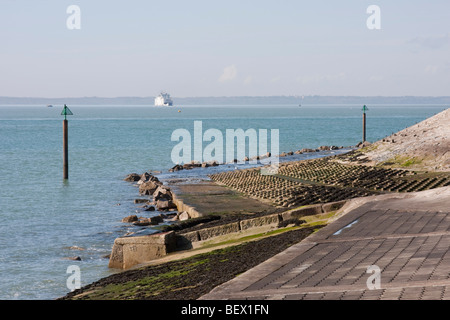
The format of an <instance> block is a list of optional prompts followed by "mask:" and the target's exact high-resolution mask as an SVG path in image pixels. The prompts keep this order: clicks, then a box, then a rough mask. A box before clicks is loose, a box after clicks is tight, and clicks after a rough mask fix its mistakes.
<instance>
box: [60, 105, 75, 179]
mask: <svg viewBox="0 0 450 320" xmlns="http://www.w3.org/2000/svg"><path fill="white" fill-rule="evenodd" d="M61 115H63V116H64V120H63V179H64V180H67V179H69V135H68V133H69V130H68V128H69V124H68V121H67V116H71V115H73V113H72V111H70V109H69V108H68V107H67V106H66V105H64V109H63V110H62V112H61Z"/></svg>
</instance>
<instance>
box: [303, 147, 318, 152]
mask: <svg viewBox="0 0 450 320" xmlns="http://www.w3.org/2000/svg"><path fill="white" fill-rule="evenodd" d="M300 152H301V153H305V152H316V150H314V149H308V148H303V149H302V150H300Z"/></svg>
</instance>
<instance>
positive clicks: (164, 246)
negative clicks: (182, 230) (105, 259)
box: [109, 231, 176, 269]
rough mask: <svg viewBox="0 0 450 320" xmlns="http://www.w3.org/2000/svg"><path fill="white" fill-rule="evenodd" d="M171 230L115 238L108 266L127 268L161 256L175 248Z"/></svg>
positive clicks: (173, 235) (173, 234)
mask: <svg viewBox="0 0 450 320" xmlns="http://www.w3.org/2000/svg"><path fill="white" fill-rule="evenodd" d="M175 246H176V244H175V233H174V232H173V231H169V232H164V233H158V234H153V235H148V236H141V237H124V238H117V239H116V240H115V241H114V246H113V249H112V253H111V257H110V260H109V267H110V268H117V269H128V268H130V267H132V266H135V265H137V264H140V263H143V262H146V261H150V260H153V259H157V258H161V257H163V256H165V255H167V254H168V253H169V252H171V251H173V250H174V249H175Z"/></svg>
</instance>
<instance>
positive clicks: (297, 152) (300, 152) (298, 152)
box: [294, 150, 303, 154]
mask: <svg viewBox="0 0 450 320" xmlns="http://www.w3.org/2000/svg"><path fill="white" fill-rule="evenodd" d="M294 153H295V154H303V152H302V151H301V150H297V151H295V152H294Z"/></svg>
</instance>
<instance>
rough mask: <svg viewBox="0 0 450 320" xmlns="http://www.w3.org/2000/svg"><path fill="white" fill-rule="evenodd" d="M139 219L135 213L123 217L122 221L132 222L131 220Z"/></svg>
mask: <svg viewBox="0 0 450 320" xmlns="http://www.w3.org/2000/svg"><path fill="white" fill-rule="evenodd" d="M137 220H138V217H137V215H135V214H133V215H131V216H128V217H125V218H123V219H122V222H127V223H130V222H135V221H137Z"/></svg>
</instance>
